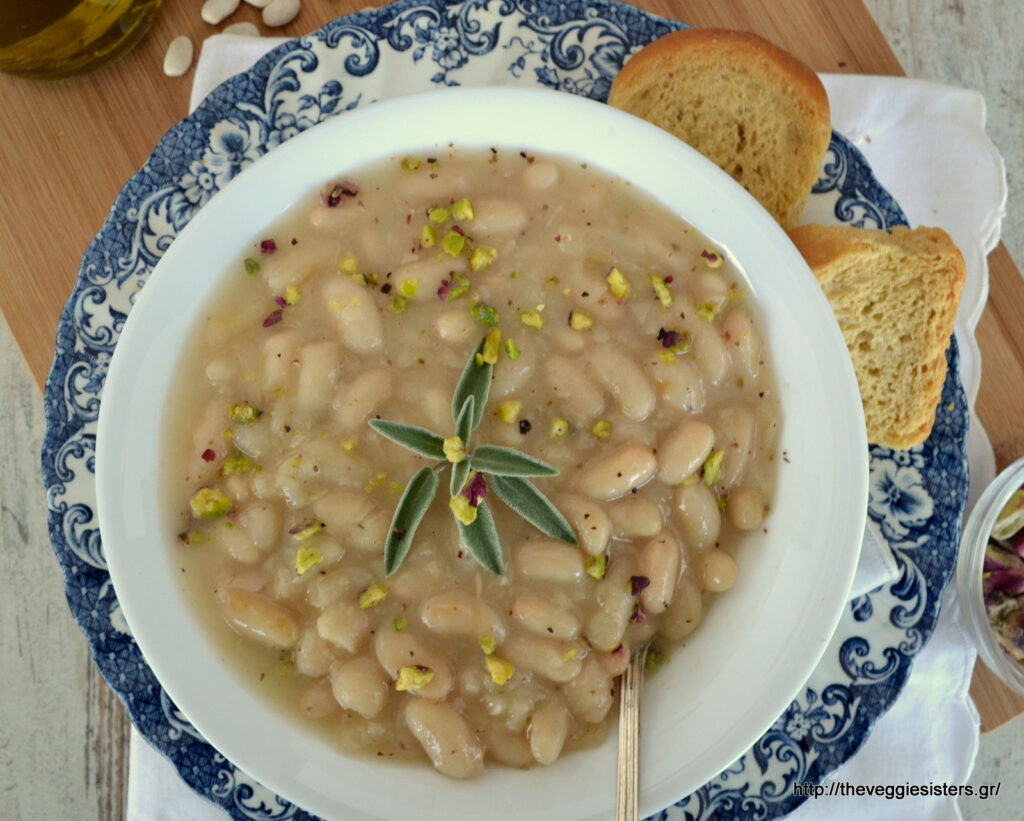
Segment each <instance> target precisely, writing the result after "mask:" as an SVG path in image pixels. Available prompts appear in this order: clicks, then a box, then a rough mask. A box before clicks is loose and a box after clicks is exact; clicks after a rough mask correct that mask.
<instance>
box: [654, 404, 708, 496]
mask: <svg viewBox="0 0 1024 821" xmlns="http://www.w3.org/2000/svg"><path fill="white" fill-rule="evenodd" d="M714 444H715V432H714V430H712V428H711V426H710V425H708V424H707V423H705V422H701V421H700V420H698V419H693V420H691V421H689V422H684V423H683V424H682V425H680V426H679V427H678V428H676V429H675V430H673V431H672V432H671V433H669V435H668V436H666V437H665V438H664V439H663V440H662V442H661V444H660V445H658V479H660V480H661V481H662V482H664V483H665V484H666V485H678V484H679V483H680V482H682V481H683V480H684V479H685V478H686V477H688V476H692V475H693V474H694V473H695V472H696V471H697V469H698V468H699V467H700V466H701V465H703V464H704V460H705V459H707V458H708V454H710V453H711V448H712V447H713V446H714Z"/></svg>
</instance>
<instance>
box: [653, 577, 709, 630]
mask: <svg viewBox="0 0 1024 821" xmlns="http://www.w3.org/2000/svg"><path fill="white" fill-rule="evenodd" d="M700 592H701V591H700V584H698V582H697V579H696V577H695V575H694V574H693V573H692V572H690V571H687V572H685V573H683V575H682V576H680V578H679V584H677V585H676V592H675V595H674V596H673V597H672V604H670V605H669V606H668V610H666V611H665V612H664V613H662V614H661V621H660V622H659V623H658V629H659V630H660V631H661V634H662V635H663V636H664V637H665V638H667V639H668V640H669V641H678V640H679V639H682V638H685V637H686V636H688V635H690V633H692V632H693V631H694V630H696V629H697V625H698V624H700V617H701V613H702V611H703V601H702V600H701V594H700Z"/></svg>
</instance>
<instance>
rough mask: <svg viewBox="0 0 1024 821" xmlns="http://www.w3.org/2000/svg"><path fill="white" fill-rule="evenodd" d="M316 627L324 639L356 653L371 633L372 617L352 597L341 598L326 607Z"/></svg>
mask: <svg viewBox="0 0 1024 821" xmlns="http://www.w3.org/2000/svg"><path fill="white" fill-rule="evenodd" d="M316 629H317V632H319V633H320V637H321V638H322V639H324V641H329V642H330V643H331V644H333V645H335V646H336V647H340V648H341V649H342V650H347V651H348V652H349V653H355V652H357V651H358V650H359V648H360V647H361V646H362V644H363V641H365V639H366V637H367V636H368V635H369V634H370V619H369V617H368V616H367V615H366V612H365V611H363V610H361V609H360V608H359V605H358V604H356V603H355V602H354V601H353V600H352V599H341V600H339V601H336V602H334V604H331V605H328V606H327V607H326V608H325V609H324V611H323V612H322V613H321V614H320V615H319V617H318V618H317V620H316Z"/></svg>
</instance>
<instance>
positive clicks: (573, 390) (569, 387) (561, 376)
mask: <svg viewBox="0 0 1024 821" xmlns="http://www.w3.org/2000/svg"><path fill="white" fill-rule="evenodd" d="M544 378H545V379H546V380H547V383H548V385H549V386H550V388H551V392H552V393H553V394H554V395H555V396H556V397H557V404H558V405H559V406H561V407H562V409H563V410H564V412H565V415H566V416H567V417H568V419H569V421H570V422H572V423H573V424H574V425H580V426H582V425H585V424H586V423H587V422H588V421H590V420H591V419H594V418H595V417H597V415H598V414H600V413H601V411H603V410H604V395H603V394H602V393H601V391H600V390H598V389H597V387H596V386H595V385H594V384H593V383H592V382H591V381H590V380H589V379H588V378H587V377H586V376H585V375H584V372H583V368H582V367H580V364H579V363H578V362H574V361H573V360H571V359H566V358H565V357H564V356H557V355H555V356H549V357H547V358H546V359H545V361H544Z"/></svg>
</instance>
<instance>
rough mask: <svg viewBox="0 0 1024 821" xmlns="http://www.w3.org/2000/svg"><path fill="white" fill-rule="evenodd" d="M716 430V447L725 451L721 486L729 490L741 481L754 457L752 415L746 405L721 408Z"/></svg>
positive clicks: (754, 442)
mask: <svg viewBox="0 0 1024 821" xmlns="http://www.w3.org/2000/svg"><path fill="white" fill-rule="evenodd" d="M716 428H717V431H718V435H717V436H716V442H717V447H718V448H720V449H721V450H724V451H725V459H723V460H722V478H721V485H722V487H725V488H730V487H732V486H733V485H736V484H739V483H740V482H741V481H743V477H744V475H745V474H746V471H747V466H748V465H749V464H750V462H751V461H752V460H753V457H754V447H755V445H756V442H757V438H756V432H755V430H754V413H753V411H751V410H750V408H748V407H747V406H746V405H734V406H732V407H727V408H723V409H722V411H721V412H720V413H719V414H718V421H717V423H716Z"/></svg>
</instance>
